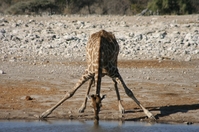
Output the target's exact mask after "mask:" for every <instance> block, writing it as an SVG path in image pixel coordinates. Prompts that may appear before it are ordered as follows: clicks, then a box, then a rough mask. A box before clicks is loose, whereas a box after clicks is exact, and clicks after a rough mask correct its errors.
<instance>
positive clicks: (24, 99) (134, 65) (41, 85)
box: [0, 60, 199, 123]
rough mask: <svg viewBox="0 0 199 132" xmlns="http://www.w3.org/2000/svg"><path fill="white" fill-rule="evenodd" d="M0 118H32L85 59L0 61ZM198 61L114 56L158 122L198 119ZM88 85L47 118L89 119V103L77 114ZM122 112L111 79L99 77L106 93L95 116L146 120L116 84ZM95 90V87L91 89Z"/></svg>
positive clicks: (71, 83)
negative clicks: (118, 58) (0, 72)
mask: <svg viewBox="0 0 199 132" xmlns="http://www.w3.org/2000/svg"><path fill="white" fill-rule="evenodd" d="M0 64H1V65H0V70H3V72H4V74H0V89H1V92H0V113H1V114H0V119H37V118H36V117H37V116H38V115H40V114H41V113H42V112H44V111H45V110H47V109H48V108H50V107H51V106H53V105H54V104H55V103H56V102H58V100H60V99H61V98H62V97H63V96H64V94H65V93H66V91H68V90H70V89H71V88H72V87H73V86H74V85H75V83H76V82H77V81H78V79H79V78H80V77H81V74H82V73H83V71H84V69H85V66H86V63H85V62H81V61H80V62H79V61H65V62H56V61H47V62H46V63H37V64H30V63H27V62H7V61H0ZM198 66H199V61H198V60H192V61H189V62H179V61H167V60H163V61H156V60H148V61H144V60H142V61H141V60H140V61H122V60H120V61H119V70H120V73H121V75H122V77H123V79H124V80H125V82H126V84H127V86H128V87H129V88H130V89H131V90H132V91H133V92H134V94H135V96H136V97H137V99H138V100H139V101H140V102H141V103H142V104H143V105H144V106H145V107H146V108H147V109H149V110H150V111H151V112H152V113H153V114H154V115H155V117H156V118H157V119H158V120H157V121H158V122H180V123H186V122H193V123H199V104H198V102H199V98H198V97H199V80H198V77H199V67H198ZM86 87H87V84H85V85H83V86H82V87H81V88H80V89H79V90H78V91H77V92H76V93H75V95H74V96H73V97H72V98H71V99H69V100H67V101H66V102H65V103H64V104H63V105H61V106H60V107H59V108H58V109H57V110H55V111H54V112H53V113H52V114H51V115H50V116H49V118H48V119H56V118H64V119H92V116H93V112H92V109H91V107H90V106H89V104H90V101H89V103H88V104H87V109H86V110H85V112H84V113H81V114H80V113H78V109H79V107H80V106H81V103H82V100H83V98H84V97H85V93H86ZM119 91H120V94H121V98H122V100H123V105H124V107H125V109H126V113H125V114H124V115H121V114H119V112H118V106H117V99H116V93H115V91H114V87H113V84H112V81H111V79H109V78H108V77H104V78H103V80H102V89H101V94H106V95H107V98H106V99H105V100H104V101H103V107H102V109H101V112H100V119H101V120H103V119H106V120H107V119H110V120H118V119H123V120H135V121H139V120H148V119H147V117H146V116H145V114H144V113H143V112H142V110H141V109H140V108H139V107H138V106H137V105H136V104H135V103H134V102H133V100H131V99H130V98H128V97H127V96H126V94H125V92H124V90H123V88H122V87H120V88H119ZM93 92H95V90H94V89H92V90H91V93H93Z"/></svg>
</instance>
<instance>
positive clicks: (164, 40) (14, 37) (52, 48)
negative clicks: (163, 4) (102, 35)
mask: <svg viewBox="0 0 199 132" xmlns="http://www.w3.org/2000/svg"><path fill="white" fill-rule="evenodd" d="M101 29H105V30H107V31H111V32H113V33H114V34H115V36H116V38H117V41H118V43H119V45H120V54H119V59H128V60H131V59H142V60H148V59H159V60H164V59H169V60H180V61H191V60H192V59H199V15H191V16H151V17H140V16H139V17H137V16H98V15H93V16H78V15H73V16H59V15H55V16H42V17H41V16H1V18H0V58H1V59H2V60H3V61H10V62H15V61H28V60H30V61H37V60H42V59H43V60H46V59H52V58H55V59H57V60H64V59H70V60H73V59H80V60H83V61H84V60H85V55H86V49H85V47H86V43H87V40H88V37H89V35H90V34H91V33H93V32H96V31H99V30H101Z"/></svg>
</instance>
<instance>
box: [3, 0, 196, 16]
mask: <svg viewBox="0 0 199 132" xmlns="http://www.w3.org/2000/svg"><path fill="white" fill-rule="evenodd" d="M197 5H199V1H198V0H0V13H3V14H41V13H43V12H47V13H49V14H54V13H56V14H120V15H124V14H125V15H136V14H139V13H140V12H142V11H143V10H144V9H147V8H148V9H149V11H150V13H147V14H152V13H153V14H160V15H164V14H177V15H183V14H191V13H199V6H197ZM157 12H158V13H157Z"/></svg>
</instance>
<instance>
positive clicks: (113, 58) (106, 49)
mask: <svg viewBox="0 0 199 132" xmlns="http://www.w3.org/2000/svg"><path fill="white" fill-rule="evenodd" d="M118 53H119V45H118V43H117V41H116V38H115V36H114V34H112V33H111V32H107V31H105V30H101V31H99V32H96V33H94V34H92V35H91V36H90V38H89V40H88V43H87V69H86V70H85V73H84V74H83V75H82V77H81V78H80V80H79V82H78V83H77V84H76V85H75V86H74V88H73V89H71V90H70V91H69V92H68V93H67V94H66V95H65V97H64V98H63V99H61V100H60V101H59V102H58V103H57V104H56V105H54V106H53V107H52V108H50V109H48V110H47V111H45V112H44V113H42V114H41V116H40V118H45V117H47V116H48V115H50V114H51V113H52V112H53V111H54V110H55V109H56V108H57V107H58V106H59V105H61V104H62V103H63V102H64V101H65V100H67V99H69V98H71V97H72V96H73V95H74V94H75V92H76V91H77V90H78V89H79V88H80V87H81V86H82V85H83V84H84V83H85V82H86V81H88V80H89V85H88V89H87V93H86V96H85V99H84V102H83V104H82V106H81V107H80V109H79V112H84V110H85V108H86V103H87V96H88V95H89V91H90V88H91V86H92V84H95V85H94V86H95V88H96V94H97V95H100V88H101V78H102V77H103V76H105V75H107V76H109V77H110V78H111V79H112V80H113V82H114V87H115V91H116V94H117V99H118V106H119V111H120V112H121V113H124V112H125V110H124V108H123V106H122V104H121V100H120V94H119V91H118V87H117V84H118V83H119V84H120V85H121V86H122V87H123V88H124V90H125V92H126V94H127V95H128V96H129V97H130V98H132V99H133V100H134V101H135V102H136V104H137V105H139V106H140V107H141V108H142V110H143V111H144V113H145V114H146V115H147V116H148V117H149V118H152V119H155V117H154V116H153V114H152V113H151V112H149V111H148V110H147V109H146V108H144V107H143V106H142V105H141V103H140V102H139V101H138V100H137V99H136V97H135V96H134V94H133V92H132V91H131V90H130V89H129V88H128V87H127V86H126V84H125V83H124V81H123V79H122V77H121V75H120V74H119V70H118V68H117V57H118Z"/></svg>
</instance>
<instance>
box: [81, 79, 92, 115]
mask: <svg viewBox="0 0 199 132" xmlns="http://www.w3.org/2000/svg"><path fill="white" fill-rule="evenodd" d="M93 83H94V78H91V79H90V80H89V84H88V88H87V92H86V96H85V99H84V102H83V103H82V105H81V107H80V108H79V113H83V112H84V110H85V109H86V104H87V100H88V95H89V92H90V89H91V86H92V85H93Z"/></svg>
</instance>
